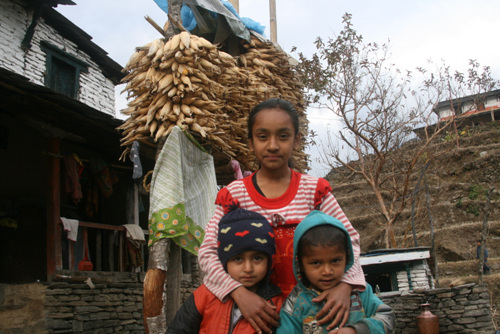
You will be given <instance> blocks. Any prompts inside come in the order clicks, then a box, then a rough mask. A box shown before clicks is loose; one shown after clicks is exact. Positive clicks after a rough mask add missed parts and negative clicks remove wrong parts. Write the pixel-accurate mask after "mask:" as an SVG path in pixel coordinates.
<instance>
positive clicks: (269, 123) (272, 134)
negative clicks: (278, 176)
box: [248, 108, 299, 170]
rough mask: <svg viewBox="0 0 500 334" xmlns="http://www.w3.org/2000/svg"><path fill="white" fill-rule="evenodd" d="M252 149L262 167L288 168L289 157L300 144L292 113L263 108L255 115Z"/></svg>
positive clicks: (250, 141) (271, 168) (250, 143)
mask: <svg viewBox="0 0 500 334" xmlns="http://www.w3.org/2000/svg"><path fill="white" fill-rule="evenodd" d="M250 131H252V136H251V138H250V140H249V142H248V144H249V146H250V150H251V151H252V152H253V153H254V154H255V157H256V158H257V160H258V161H259V163H260V166H261V169H270V170H279V169H280V168H288V159H289V158H290V156H291V155H292V152H293V150H294V149H295V148H296V147H297V145H298V142H299V141H298V136H296V135H295V128H294V126H293V122H292V119H291V117H290V115H288V113H287V112H286V111H284V110H281V109H277V108H272V109H262V110H261V111H259V113H258V114H257V115H256V116H255V122H254V124H253V127H252V129H250Z"/></svg>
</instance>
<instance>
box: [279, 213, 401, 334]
mask: <svg viewBox="0 0 500 334" xmlns="http://www.w3.org/2000/svg"><path fill="white" fill-rule="evenodd" d="M293 252H294V254H295V262H294V271H295V276H296V278H297V285H296V286H295V288H294V289H293V290H292V292H291V293H290V294H289V295H288V297H287V299H286V300H285V303H284V304H283V307H282V308H281V313H280V316H281V325H280V327H279V328H278V331H277V333H278V334H279V333H283V334H290V333H305V334H321V333H328V331H327V330H326V326H321V325H319V324H318V323H317V321H316V320H315V316H316V314H317V313H318V312H319V310H320V309H321V307H322V306H323V305H320V304H318V303H314V302H312V299H313V298H315V297H316V296H317V295H318V294H320V293H321V292H322V291H324V290H327V289H331V288H332V287H333V286H335V285H337V284H339V283H340V282H341V280H342V277H343V276H344V272H345V271H346V270H348V269H349V268H350V267H351V266H352V264H353V262H354V257H353V249H352V244H351V240H350V237H349V233H348V232H347V230H346V229H345V227H344V225H342V223H341V222H340V221H338V220H337V219H335V218H333V217H331V216H329V215H327V214H324V213H322V212H320V211H313V212H311V213H310V214H309V215H308V216H307V217H306V218H304V220H303V221H302V222H301V223H300V224H299V225H298V226H297V228H296V229H295V236H294V238H293ZM394 327H395V315H394V312H393V310H392V309H391V308H390V307H389V306H387V305H386V304H384V303H383V302H382V301H381V300H380V299H379V298H378V297H377V296H376V295H375V294H374V293H373V291H372V289H371V287H370V285H369V284H368V285H367V286H366V290H365V291H363V292H360V291H358V290H353V291H352V294H351V307H350V312H349V319H348V321H347V324H346V327H342V328H336V329H335V330H334V331H333V332H332V333H345V334H347V333H358V334H360V333H372V334H373V333H390V332H392V331H393V330H394Z"/></svg>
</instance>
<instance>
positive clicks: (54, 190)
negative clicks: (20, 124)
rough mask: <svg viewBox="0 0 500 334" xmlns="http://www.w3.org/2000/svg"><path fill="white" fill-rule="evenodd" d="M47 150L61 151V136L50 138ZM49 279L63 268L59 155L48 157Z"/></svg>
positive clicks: (51, 151) (52, 151)
mask: <svg viewBox="0 0 500 334" xmlns="http://www.w3.org/2000/svg"><path fill="white" fill-rule="evenodd" d="M47 146H48V147H47V150H48V152H50V153H59V150H60V146H61V142H60V139H59V138H49V139H48V142H47ZM47 161H48V166H47V281H51V280H52V277H54V275H55V273H56V271H57V270H61V269H62V250H61V226H60V225H59V224H60V222H61V217H60V214H61V213H60V208H61V203H60V198H61V194H60V186H61V178H60V174H61V162H60V159H59V158H57V157H51V156H49V157H48V158H47Z"/></svg>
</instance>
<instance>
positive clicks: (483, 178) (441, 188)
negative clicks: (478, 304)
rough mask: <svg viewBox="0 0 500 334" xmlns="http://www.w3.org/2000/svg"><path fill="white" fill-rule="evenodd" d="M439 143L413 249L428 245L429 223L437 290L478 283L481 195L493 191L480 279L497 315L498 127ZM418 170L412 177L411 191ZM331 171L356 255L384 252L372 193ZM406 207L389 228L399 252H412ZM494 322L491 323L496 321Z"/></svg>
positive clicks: (492, 125) (472, 130)
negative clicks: (356, 242) (485, 272)
mask: <svg viewBox="0 0 500 334" xmlns="http://www.w3.org/2000/svg"><path fill="white" fill-rule="evenodd" d="M446 139H447V138H442V139H441V140H440V141H438V142H436V143H434V144H433V146H432V147H431V149H430V150H429V152H432V155H433V157H434V161H433V162H432V164H431V165H430V166H429V168H428V170H427V173H426V176H427V182H428V185H429V189H430V191H429V195H430V207H431V208H430V212H428V211H427V210H426V206H425V197H424V196H425V193H424V192H423V191H422V192H419V196H417V198H418V199H417V201H416V208H417V209H416V210H415V212H416V215H415V225H416V232H417V233H416V235H417V241H418V246H429V247H430V246H431V239H430V223H429V222H430V218H431V219H432V221H433V225H434V234H435V245H436V250H437V259H438V272H437V278H438V282H437V283H439V286H440V287H446V286H450V285H453V286H456V285H459V284H463V283H469V282H477V281H478V274H477V273H478V264H477V261H476V260H475V255H476V240H477V239H479V238H480V236H481V230H482V227H483V220H484V214H483V210H484V208H485V203H486V192H487V191H488V189H490V187H491V186H494V191H493V193H492V195H491V197H490V204H489V211H490V214H489V219H488V223H489V234H488V237H487V247H488V250H489V256H490V257H489V260H488V263H489V266H490V267H491V268H492V274H491V275H489V276H485V277H484V281H485V283H487V284H488V286H489V288H490V292H491V293H492V300H493V303H492V304H493V305H492V307H493V308H494V310H495V309H496V310H497V313H499V311H500V289H499V286H500V124H499V123H489V124H485V125H480V126H476V127H473V128H470V129H468V130H467V131H466V132H465V133H464V135H462V136H461V137H460V138H459V145H458V147H457V145H456V141H454V140H446ZM419 174H420V170H418V171H416V172H415V175H413V177H412V180H413V186H412V188H414V187H415V184H416V181H417V179H418V176H419ZM342 175H345V174H343V173H342V172H341V171H337V172H336V171H332V172H331V173H330V174H329V177H327V178H328V179H329V181H330V183H331V184H332V188H333V193H334V195H335V196H336V198H337V200H338V201H339V203H340V205H341V206H342V208H343V209H344V211H345V213H346V215H347V216H348V217H349V219H350V221H351V223H352V224H353V226H354V227H355V228H356V229H357V230H358V232H359V233H360V235H361V250H362V252H366V251H368V250H373V249H380V248H385V245H384V242H383V240H384V227H383V218H382V216H381V214H380V213H379V212H378V211H377V209H378V207H377V205H376V201H375V197H374V195H373V191H372V190H371V189H370V188H369V187H368V185H367V184H366V183H365V182H364V181H363V180H361V179H360V178H358V177H353V176H352V175H351V176H349V177H348V178H346V177H342ZM411 214H412V208H411V202H410V203H409V204H408V206H407V208H406V210H405V211H404V212H403V214H402V215H401V217H400V218H399V219H398V221H397V222H396V224H395V226H394V230H395V235H396V241H397V243H398V247H399V248H406V247H413V246H415V243H414V241H413V234H412V228H411ZM496 317H497V319H496V320H497V323H498V321H500V318H499V317H498V315H497V316H496Z"/></svg>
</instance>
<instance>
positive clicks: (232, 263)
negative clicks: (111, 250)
mask: <svg viewBox="0 0 500 334" xmlns="http://www.w3.org/2000/svg"><path fill="white" fill-rule="evenodd" d="M231 209H232V211H230V212H229V213H227V214H226V215H225V216H224V217H222V219H221V220H220V223H219V233H218V249H217V253H218V256H219V259H220V262H221V263H222V266H223V268H224V271H225V272H226V273H228V275H229V276H231V277H232V279H234V280H235V281H237V282H239V283H240V284H242V285H243V286H244V287H245V288H246V289H248V290H250V291H252V292H253V293H256V294H257V295H259V296H261V297H262V298H264V299H265V300H267V301H269V302H270V303H272V304H273V305H274V306H275V307H276V309H280V307H281V304H282V303H283V300H284V298H283V297H282V296H281V290H280V288H279V287H277V286H276V285H273V284H271V283H269V274H270V272H271V267H272V257H273V255H274V253H275V249H276V245H275V242H274V235H273V230H272V228H271V225H269V222H268V221H267V219H266V218H264V217H263V216H262V215H260V214H258V213H255V212H251V211H247V210H244V209H240V208H235V207H233V208H231ZM167 333H172V334H179V333H180V334H188V333H189V334H195V333H196V334H198V333H220V334H224V333H233V334H243V333H255V331H254V329H253V328H252V326H251V325H250V324H249V323H248V322H247V321H246V320H245V319H243V317H242V316H241V312H240V311H239V309H238V306H237V305H236V304H235V303H234V301H233V300H232V299H231V298H228V300H226V301H224V302H221V301H220V300H219V299H217V297H216V296H215V295H214V294H213V293H211V292H210V291H209V290H208V289H207V287H206V286H205V285H201V286H200V287H199V288H198V289H196V290H195V291H194V293H193V294H192V295H191V296H189V298H188V299H187V300H186V302H185V303H184V304H183V305H182V306H181V308H180V309H179V311H178V312H177V314H176V316H175V318H174V320H173V321H172V323H171V324H169V326H168V330H167Z"/></svg>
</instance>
